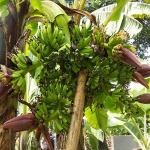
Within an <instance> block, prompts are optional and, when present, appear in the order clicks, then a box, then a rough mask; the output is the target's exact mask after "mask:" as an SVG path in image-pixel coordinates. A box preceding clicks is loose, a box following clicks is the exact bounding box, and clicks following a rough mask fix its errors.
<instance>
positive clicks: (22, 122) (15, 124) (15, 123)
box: [3, 114, 35, 132]
mask: <svg viewBox="0 0 150 150" xmlns="http://www.w3.org/2000/svg"><path fill="white" fill-rule="evenodd" d="M34 123H35V117H34V115H33V114H25V115H21V116H18V117H15V118H12V119H10V120H8V121H6V122H5V123H4V124H3V128H6V129H12V131H14V132H20V131H25V130H29V129H31V128H32V127H33V126H34Z"/></svg>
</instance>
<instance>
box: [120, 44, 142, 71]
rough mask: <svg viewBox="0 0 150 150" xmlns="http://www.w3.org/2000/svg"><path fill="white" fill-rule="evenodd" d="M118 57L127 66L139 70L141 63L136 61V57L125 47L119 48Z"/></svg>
mask: <svg viewBox="0 0 150 150" xmlns="http://www.w3.org/2000/svg"><path fill="white" fill-rule="evenodd" d="M120 54H121V55H120V57H121V59H122V60H123V61H124V62H126V63H127V64H129V65H131V66H133V67H137V68H141V67H142V64H141V62H140V61H139V60H138V58H137V57H136V55H135V54H133V53H132V52H131V51H130V50H128V49H127V48H125V47H121V48H120Z"/></svg>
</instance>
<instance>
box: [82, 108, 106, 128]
mask: <svg viewBox="0 0 150 150" xmlns="http://www.w3.org/2000/svg"><path fill="white" fill-rule="evenodd" d="M85 116H86V118H87V122H88V123H89V124H90V125H91V126H92V127H93V128H95V129H101V130H106V128H107V126H106V124H107V119H108V116H107V113H106V111H105V110H104V109H100V108H97V107H94V106H93V107H92V110H91V108H89V107H88V108H86V110H85Z"/></svg>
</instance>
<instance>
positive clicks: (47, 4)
mask: <svg viewBox="0 0 150 150" xmlns="http://www.w3.org/2000/svg"><path fill="white" fill-rule="evenodd" d="M41 3H42V9H43V11H42V13H43V14H44V15H46V17H47V18H48V20H50V22H51V23H53V22H55V23H56V25H57V26H58V27H59V28H61V29H62V31H63V33H64V37H65V39H64V40H65V43H68V44H70V33H69V28H68V22H69V21H70V18H69V17H68V16H67V14H66V13H65V11H64V10H63V9H62V8H61V7H60V6H59V5H57V4H56V3H54V2H52V1H48V0H47V1H42V2H41ZM49 8H51V9H49Z"/></svg>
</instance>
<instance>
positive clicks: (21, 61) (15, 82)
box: [9, 50, 32, 93]
mask: <svg viewBox="0 0 150 150" xmlns="http://www.w3.org/2000/svg"><path fill="white" fill-rule="evenodd" d="M9 57H10V59H11V61H12V62H13V63H14V64H15V65H16V66H17V67H18V69H17V70H11V71H12V77H13V79H12V81H11V83H12V88H13V89H14V90H15V92H16V93H17V92H19V91H22V92H23V93H24V92H25V91H26V80H25V74H24V71H26V70H27V69H28V68H29V66H30V65H32V61H31V59H30V58H29V57H28V56H26V55H25V54H24V53H23V52H21V51H20V50H17V51H16V54H10V56H9Z"/></svg>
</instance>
